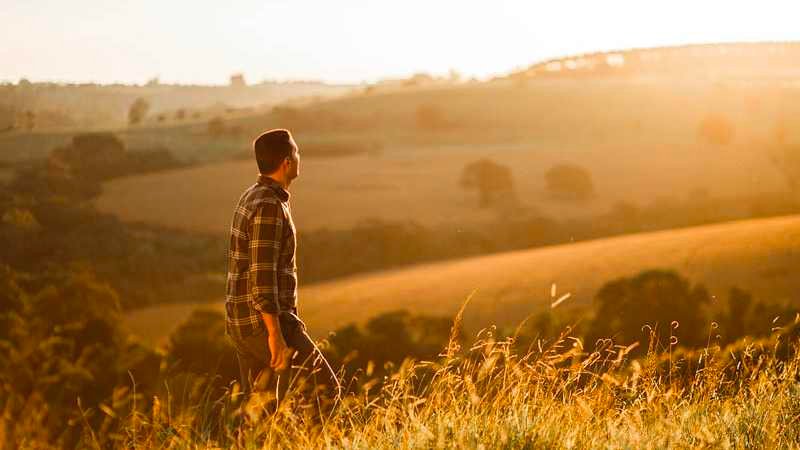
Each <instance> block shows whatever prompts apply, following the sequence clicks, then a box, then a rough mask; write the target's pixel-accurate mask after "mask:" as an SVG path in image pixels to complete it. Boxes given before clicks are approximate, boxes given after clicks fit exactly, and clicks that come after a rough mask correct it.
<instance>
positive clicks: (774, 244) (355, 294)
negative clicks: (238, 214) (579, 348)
mask: <svg viewBox="0 0 800 450" xmlns="http://www.w3.org/2000/svg"><path fill="white" fill-rule="evenodd" d="M798 264H800V216H786V217H776V218H770V219H760V220H746V221H737V222H730V223H723V224H715V225H706V226H702V227H693V228H684V229H678V230H669V231H660V232H653V233H642V234H634V235H628V236H622V237H614V238H607V239H598V240H593V241H588V242H579V243H575V244H568V245H558V246H551V247H545V248H539V249H532V250H524V251H515V252H510V253H502V254H495V255H488V256H482V257H476V258H466V259H463V260H457V261H449V262H441V263H434V264H423V265H418V266H415V267H412V268H408V269H402V270H393V271H387V272H382V273H375V274H367V275H359V276H353V277H348V278H344V279H340V280H335V281H331V282H325V283H319V284H315V285H311V286H306V285H303V284H302V283H303V282H302V269H301V273H300V283H301V289H300V293H299V300H298V302H299V305H298V308H299V310H300V314H301V316H302V318H303V320H304V321H305V322H306V324H307V325H308V327H309V330H310V331H311V332H312V333H313V335H314V336H315V337H318V338H321V337H323V336H325V335H326V334H327V333H328V332H329V331H332V330H334V329H336V328H338V327H340V326H342V325H346V324H347V323H350V322H361V321H365V320H367V319H369V318H371V317H373V316H375V315H377V314H379V313H381V312H385V311H390V310H395V309H401V308H405V309H408V310H410V311H413V312H417V313H427V314H433V315H447V316H452V315H453V314H454V313H455V312H456V311H457V310H458V307H459V305H460V304H461V302H463V300H464V299H465V298H466V297H467V296H468V295H469V294H470V293H471V292H472V291H473V290H475V289H477V292H476V293H475V295H474V297H473V298H472V300H471V302H470V304H469V306H468V308H467V310H466V312H465V315H464V320H465V324H466V325H467V326H468V327H471V328H473V329H475V328H479V327H484V326H488V325H491V324H497V325H511V324H516V323H518V322H519V321H520V320H522V318H524V317H526V316H527V315H529V314H531V313H534V312H537V311H541V310H542V309H544V308H546V307H547V306H548V305H549V304H550V302H551V301H552V300H553V298H552V297H551V286H552V285H553V284H555V285H556V291H557V293H556V297H560V296H561V295H562V294H566V293H570V294H571V297H570V298H569V299H567V300H566V302H568V303H566V305H573V304H574V305H580V304H583V305H585V304H588V303H590V302H591V300H592V298H593V295H594V293H595V292H596V290H597V289H598V288H599V287H600V286H602V284H603V283H605V282H607V281H609V280H611V279H613V278H616V277H622V276H631V275H635V274H637V273H638V272H640V271H642V270H644V269H650V268H666V269H674V270H677V271H678V272H679V273H681V274H682V275H683V276H686V277H688V278H689V279H690V280H691V281H692V282H702V283H704V284H705V285H706V287H708V289H709V292H710V294H712V295H713V296H714V301H715V302H720V301H723V300H724V299H725V298H727V294H728V289H730V288H731V287H733V286H737V287H740V288H743V289H746V290H749V291H750V292H752V293H753V294H754V296H755V297H756V298H760V299H766V300H773V301H777V300H782V299H790V300H794V301H800V299H798V298H797V293H798V292H800V279H798V278H797V277H796V276H795V270H794V269H795V268H796V267H797V266H798ZM222 302H223V300H222V293H220V300H219V302H218V304H216V305H215V306H213V308H216V309H217V310H218V311H220V312H222V311H223V309H222V308H223V304H222ZM196 307H197V306H193V305H174V306H166V307H154V308H146V309H142V310H137V311H134V312H131V313H129V314H128V316H127V319H126V322H127V324H128V326H129V328H130V329H131V330H132V331H133V332H134V333H135V334H138V335H140V336H141V337H143V338H144V339H145V340H147V341H150V342H157V341H159V340H162V339H163V338H165V337H166V336H167V335H168V334H169V333H170V331H171V330H172V329H174V327H175V326H177V325H178V324H179V323H180V322H181V321H182V320H183V319H185V318H186V317H188V315H189V314H190V312H191V311H192V310H193V309H194V308H196ZM204 307H207V306H204Z"/></svg>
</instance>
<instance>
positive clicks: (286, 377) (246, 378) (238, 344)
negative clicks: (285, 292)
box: [231, 312, 341, 404]
mask: <svg viewBox="0 0 800 450" xmlns="http://www.w3.org/2000/svg"><path fill="white" fill-rule="evenodd" d="M278 320H279V322H280V324H281V332H282V333H283V338H284V340H285V341H286V345H287V346H289V347H291V348H293V349H295V350H296V352H295V355H294V358H293V359H292V362H291V368H290V370H287V371H284V372H282V373H281V374H277V373H275V372H274V370H272V368H270V366H269V361H270V358H271V355H270V351H269V344H268V342H267V337H268V335H267V330H266V328H264V329H262V331H261V332H258V333H256V334H255V335H252V336H246V337H242V338H239V337H231V341H232V343H233V346H234V348H235V349H236V357H237V359H238V360H239V371H240V382H241V386H242V390H243V391H244V392H245V393H246V394H249V393H251V392H253V391H254V390H258V391H267V392H275V393H276V396H277V402H276V404H277V403H278V402H280V401H281V400H282V399H283V398H284V396H285V395H286V392H287V390H288V389H289V388H293V389H298V390H299V391H301V392H303V394H304V395H306V394H309V393H311V394H314V395H318V396H323V397H325V398H326V399H327V400H331V401H332V402H334V403H335V402H336V401H337V400H338V399H339V398H340V396H341V386H340V384H339V380H338V379H337V377H336V373H335V372H334V371H333V369H332V368H331V366H330V364H328V361H327V360H326V359H325V357H324V356H323V355H322V352H320V350H319V348H318V347H317V346H316V344H314V341H313V340H312V339H311V336H309V335H308V333H307V332H306V324H305V323H303V321H302V320H300V318H299V317H298V316H297V315H296V314H294V313H292V312H281V313H280V314H279V315H278ZM329 403H330V402H329Z"/></svg>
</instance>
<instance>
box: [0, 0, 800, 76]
mask: <svg viewBox="0 0 800 450" xmlns="http://www.w3.org/2000/svg"><path fill="white" fill-rule="evenodd" d="M798 13H800V1H797V0H789V1H771V0H759V1H742V0H726V1H717V0H691V1H684V0H671V1H659V2H652V1H646V0H638V1H615V0H607V1H597V0H587V1H577V0H552V1H548V2H544V1H537V0H529V1H503V0H494V1H490V2H489V1H486V2H476V1H471V0H460V1H449V0H447V1H445V0H441V1H436V0H422V1H420V0H404V1H393V2H382V1H374V0H373V1H368V0H338V1H330V0H322V1H311V0H260V1H255V0H227V1H219V0H217V1H206V0H194V1H184V0H137V1H116V2H112V1H109V0H71V1H66V0H0V38H1V39H2V40H1V41H0V42H2V44H0V81H11V82H16V81H18V80H19V79H20V78H23V77H24V78H27V79H29V80H30V81H59V82H98V83H114V82H121V83H136V84H140V83H144V82H146V81H147V80H149V79H151V78H154V77H158V78H159V79H160V80H161V82H162V83H182V84H226V83H227V82H228V79H229V77H230V75H231V74H232V73H236V72H240V73H243V74H244V76H245V79H246V80H247V81H248V82H259V81H262V80H278V81H284V80H321V81H326V82H330V83H360V82H374V81H378V80H381V79H387V78H403V77H407V76H410V75H411V74H414V73H417V72H427V73H431V74H435V75H444V74H447V72H448V71H449V70H450V69H454V70H456V71H458V72H459V73H461V74H462V75H464V76H466V77H472V76H474V77H477V78H479V79H485V78H488V77H491V76H494V75H500V74H505V73H508V72H510V71H512V70H514V69H517V68H522V67H526V66H528V65H530V64H532V63H535V62H537V61H541V60H543V59H547V58H551V57H557V56H564V55H569V54H576V53H583V52H591V51H602V50H619V49H627V48H636V47H639V48H641V47H651V46H661V45H679V44H688V43H708V42H736V41H748V42H750V41H786V40H800V26H797V17H800V14H798Z"/></svg>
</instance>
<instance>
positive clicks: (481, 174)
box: [459, 158, 514, 208]
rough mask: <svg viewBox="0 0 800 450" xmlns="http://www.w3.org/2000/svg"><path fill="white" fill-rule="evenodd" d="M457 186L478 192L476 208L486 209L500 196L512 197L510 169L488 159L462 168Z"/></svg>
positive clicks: (512, 184) (512, 188) (512, 183)
mask: <svg viewBox="0 0 800 450" xmlns="http://www.w3.org/2000/svg"><path fill="white" fill-rule="evenodd" d="M459 184H460V185H461V187H462V188H464V189H469V190H471V189H475V190H477V191H478V206H479V207H481V208H486V207H488V206H492V205H494V204H496V203H498V200H499V198H500V197H501V196H507V197H510V198H513V197H514V182H513V181H512V179H511V169H509V168H508V167H506V166H502V165H500V164H497V163H495V162H494V161H492V160H490V159H486V158H483V159H479V160H477V161H474V162H471V163H469V164H467V165H466V166H464V170H463V171H462V172H461V179H460V180H459Z"/></svg>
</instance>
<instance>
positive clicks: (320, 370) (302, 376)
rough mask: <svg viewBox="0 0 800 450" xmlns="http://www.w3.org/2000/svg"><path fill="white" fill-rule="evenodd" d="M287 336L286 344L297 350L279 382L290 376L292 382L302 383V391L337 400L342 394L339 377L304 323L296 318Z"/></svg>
mask: <svg viewBox="0 0 800 450" xmlns="http://www.w3.org/2000/svg"><path fill="white" fill-rule="evenodd" d="M288 338H289V339H288V341H287V344H288V345H289V346H291V347H292V348H294V349H295V350H297V353H296V354H295V356H294V359H293V360H292V371H291V373H290V374H285V375H282V376H281V378H282V380H281V384H282V385H283V384H284V382H283V378H290V379H291V380H293V382H294V383H304V384H303V391H304V392H311V393H314V394H315V395H322V396H324V397H327V399H328V400H331V401H333V402H336V401H338V400H339V398H340V397H341V395H342V392H341V385H340V384H339V379H338V378H337V377H336V373H335V372H334V371H333V369H332V368H331V366H330V364H328V361H327V360H326V359H325V356H323V355H322V352H321V351H320V350H319V348H318V347H317V346H316V344H314V340H313V339H311V336H309V334H308V333H307V332H306V329H305V324H304V323H303V322H302V321H300V320H298V321H297V322H296V323H295V324H294V326H292V327H291V333H289V336H288ZM286 375H289V376H288V377H286Z"/></svg>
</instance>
